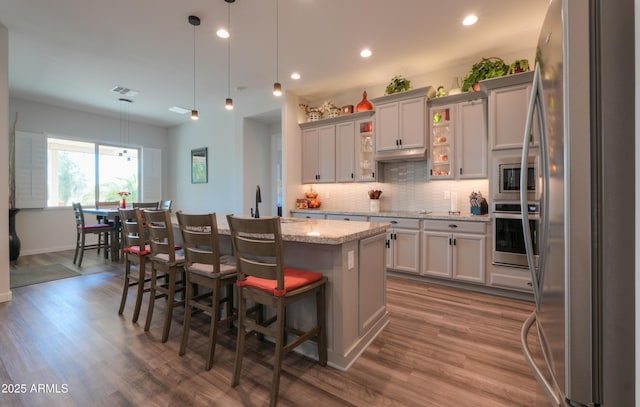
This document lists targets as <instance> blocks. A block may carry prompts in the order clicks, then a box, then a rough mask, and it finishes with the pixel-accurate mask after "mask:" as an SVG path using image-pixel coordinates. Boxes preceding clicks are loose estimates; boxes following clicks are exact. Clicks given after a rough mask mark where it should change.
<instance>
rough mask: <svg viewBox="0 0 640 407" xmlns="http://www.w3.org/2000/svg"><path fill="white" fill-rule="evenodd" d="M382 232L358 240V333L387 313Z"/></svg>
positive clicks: (370, 326)
mask: <svg viewBox="0 0 640 407" xmlns="http://www.w3.org/2000/svg"><path fill="white" fill-rule="evenodd" d="M385 239H386V236H385V235H384V234H382V235H378V236H373V237H370V238H367V239H362V240H361V241H360V250H359V255H360V258H359V262H358V263H359V275H358V280H359V281H358V289H359V301H360V304H359V310H360V312H359V317H358V318H359V322H358V326H359V327H360V331H359V334H360V335H365V334H366V333H367V331H369V330H371V329H372V327H373V326H374V325H375V323H376V322H378V321H380V320H381V319H382V318H383V317H384V316H385V314H386V313H387V295H386V290H387V278H386V273H385V265H386V264H387V262H386V254H387V251H386V250H385Z"/></svg>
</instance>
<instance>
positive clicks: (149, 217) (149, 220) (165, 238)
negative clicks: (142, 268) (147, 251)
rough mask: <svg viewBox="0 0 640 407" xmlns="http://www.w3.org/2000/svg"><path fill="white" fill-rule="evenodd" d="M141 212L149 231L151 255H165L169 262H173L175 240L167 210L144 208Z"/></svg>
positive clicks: (174, 260) (174, 258) (174, 259)
mask: <svg viewBox="0 0 640 407" xmlns="http://www.w3.org/2000/svg"><path fill="white" fill-rule="evenodd" d="M143 214H144V220H145V223H146V225H147V226H146V227H147V230H148V231H149V244H150V246H151V257H152V258H153V257H156V256H158V255H165V256H166V257H167V259H168V260H167V261H168V262H169V263H175V262H176V249H175V240H174V237H173V225H172V223H171V215H170V214H169V211H159V210H145V211H144V212H143ZM165 256H162V257H165Z"/></svg>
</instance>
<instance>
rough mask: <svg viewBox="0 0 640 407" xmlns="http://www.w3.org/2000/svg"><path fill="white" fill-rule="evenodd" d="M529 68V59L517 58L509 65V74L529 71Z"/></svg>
mask: <svg viewBox="0 0 640 407" xmlns="http://www.w3.org/2000/svg"><path fill="white" fill-rule="evenodd" d="M528 70H529V60H528V59H516V60H515V61H513V63H511V65H509V75H512V74H514V73H519V72H527V71H528Z"/></svg>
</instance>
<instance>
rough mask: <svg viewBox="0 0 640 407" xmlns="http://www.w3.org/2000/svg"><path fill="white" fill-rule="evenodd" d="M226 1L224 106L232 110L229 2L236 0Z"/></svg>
mask: <svg viewBox="0 0 640 407" xmlns="http://www.w3.org/2000/svg"><path fill="white" fill-rule="evenodd" d="M224 1H225V2H227V30H229V38H228V39H227V41H228V42H227V99H226V100H225V102H224V108H225V109H227V110H233V99H231V3H234V2H235V1H236V0H224Z"/></svg>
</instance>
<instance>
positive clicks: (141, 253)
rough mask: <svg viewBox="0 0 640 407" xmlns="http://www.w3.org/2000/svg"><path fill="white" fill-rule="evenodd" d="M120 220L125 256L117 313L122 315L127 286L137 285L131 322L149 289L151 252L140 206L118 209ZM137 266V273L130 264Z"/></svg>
mask: <svg viewBox="0 0 640 407" xmlns="http://www.w3.org/2000/svg"><path fill="white" fill-rule="evenodd" d="M119 211H120V222H121V224H122V228H123V232H124V233H123V237H124V240H123V242H122V243H123V252H124V256H125V267H124V287H123V289H122V299H121V300H120V309H119V310H118V315H122V312H123V311H124V307H125V304H126V302H127V295H128V293H129V287H133V286H137V288H138V290H137V294H136V305H135V307H134V309H133V318H132V321H133V322H137V321H138V316H139V315H140V307H141V306H142V297H143V296H144V293H145V292H147V291H149V287H147V283H148V282H150V281H151V279H150V278H149V277H148V275H147V261H148V258H149V255H150V254H151V246H150V245H149V243H148V234H147V231H146V227H145V224H144V221H143V220H142V212H141V211H140V208H133V209H120V210H119ZM132 264H133V265H137V266H138V273H137V274H136V273H133V272H132V271H131V265H132Z"/></svg>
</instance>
